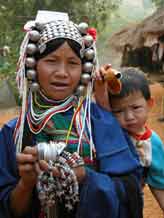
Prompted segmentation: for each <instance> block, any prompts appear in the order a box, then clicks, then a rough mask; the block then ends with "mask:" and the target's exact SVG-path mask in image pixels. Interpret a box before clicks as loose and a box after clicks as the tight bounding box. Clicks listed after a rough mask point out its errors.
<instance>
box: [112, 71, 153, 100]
mask: <svg viewBox="0 0 164 218" xmlns="http://www.w3.org/2000/svg"><path fill="white" fill-rule="evenodd" d="M120 71H121V74H122V77H121V79H120V80H121V83H122V89H121V92H120V93H119V94H116V95H112V94H111V93H109V99H111V98H123V97H126V96H128V95H130V94H131V93H133V92H136V91H140V92H141V93H142V95H143V97H144V98H145V100H149V99H150V98H151V93H150V88H149V83H148V80H147V78H146V77H145V75H144V73H143V72H142V71H141V70H139V69H138V68H134V67H124V68H121V70H120Z"/></svg>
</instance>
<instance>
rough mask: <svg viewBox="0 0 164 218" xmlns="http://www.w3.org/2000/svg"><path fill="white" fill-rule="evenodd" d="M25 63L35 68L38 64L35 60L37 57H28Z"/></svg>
mask: <svg viewBox="0 0 164 218" xmlns="http://www.w3.org/2000/svg"><path fill="white" fill-rule="evenodd" d="M25 65H26V67H29V68H34V67H35V65H36V61H35V59H34V58H32V57H27V58H26V62H25Z"/></svg>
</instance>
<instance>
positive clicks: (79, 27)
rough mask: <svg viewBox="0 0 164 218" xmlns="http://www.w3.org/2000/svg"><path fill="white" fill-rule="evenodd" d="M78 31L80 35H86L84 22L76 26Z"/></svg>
mask: <svg viewBox="0 0 164 218" xmlns="http://www.w3.org/2000/svg"><path fill="white" fill-rule="evenodd" d="M78 29H79V31H80V32H81V33H82V34H87V30H88V24H87V23H85V22H82V23H80V24H79V25H78Z"/></svg>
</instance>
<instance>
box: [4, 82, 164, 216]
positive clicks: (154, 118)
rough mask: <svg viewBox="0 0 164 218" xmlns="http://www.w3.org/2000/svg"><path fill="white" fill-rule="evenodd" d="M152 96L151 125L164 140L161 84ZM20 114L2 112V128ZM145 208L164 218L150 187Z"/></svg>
mask: <svg viewBox="0 0 164 218" xmlns="http://www.w3.org/2000/svg"><path fill="white" fill-rule="evenodd" d="M151 90H152V95H153V96H154V97H155V105H154V107H153V109H152V111H151V113H150V116H149V121H148V123H149V125H150V126H151V128H152V129H154V130H155V131H156V132H157V133H158V134H159V135H160V136H161V138H162V139H163V140H164V121H163V122H160V121H159V120H158V119H159V118H163V117H164V88H163V86H162V85H160V84H159V83H154V84H152V85H151ZM17 113H18V108H14V109H13V108H11V109H8V110H3V111H0V126H2V125H3V123H4V122H6V121H7V120H10V119H11V118H13V117H14V116H15V115H16V114H17ZM144 193H145V208H144V218H163V216H162V211H161V209H160V208H159V206H158V204H157V203H156V201H155V200H154V198H153V197H152V194H151V192H150V191H149V189H148V187H145V190H144Z"/></svg>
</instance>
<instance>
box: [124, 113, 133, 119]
mask: <svg viewBox="0 0 164 218" xmlns="http://www.w3.org/2000/svg"><path fill="white" fill-rule="evenodd" d="M125 119H126V120H133V119H134V113H133V112H132V111H126V112H125Z"/></svg>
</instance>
